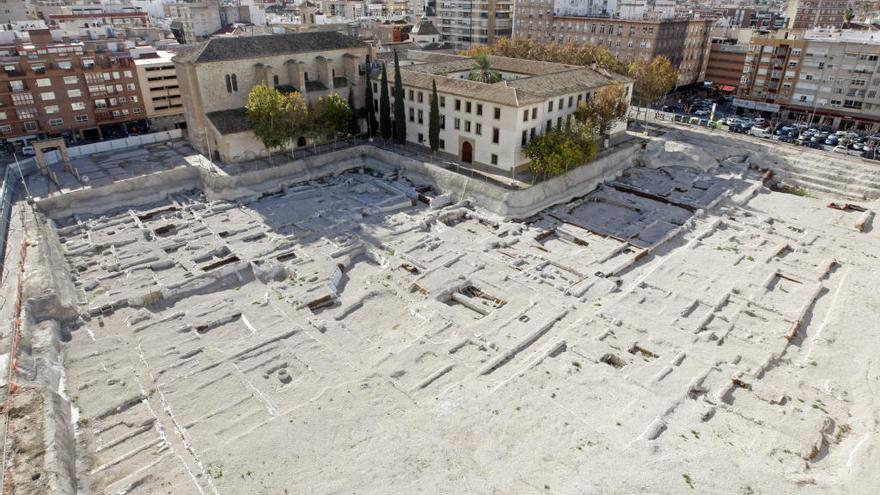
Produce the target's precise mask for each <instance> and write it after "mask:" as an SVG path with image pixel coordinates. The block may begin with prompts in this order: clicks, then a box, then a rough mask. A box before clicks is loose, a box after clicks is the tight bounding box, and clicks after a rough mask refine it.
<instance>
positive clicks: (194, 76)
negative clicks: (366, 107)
mask: <svg viewBox="0 0 880 495" xmlns="http://www.w3.org/2000/svg"><path fill="white" fill-rule="evenodd" d="M374 56H375V54H374V49H373V48H371V47H370V46H369V45H367V44H366V43H364V42H362V41H360V40H358V39H357V38H353V37H351V36H347V35H344V34H341V33H337V32H334V31H322V32H310V33H289V34H275V35H264V36H247V37H239V38H232V37H230V38H225V37H221V38H212V39H210V40H208V41H207V42H205V43H203V44H202V45H200V46H199V47H198V49H196V50H195V51H192V52H190V53H188V54H186V55H179V56H177V57H175V58H174V65H175V67H176V70H177V78H178V81H179V85H180V94H181V99H182V101H183V109H184V114H185V116H186V122H187V129H188V133H189V138H190V142H191V143H192V145H193V146H194V147H195V148H196V149H198V150H199V151H200V152H201V153H203V154H210V155H211V156H212V157H213V158H215V159H220V160H222V161H226V162H235V161H241V160H247V159H251V158H256V157H258V156H265V154H266V150H265V148H264V147H263V145H262V144H261V143H260V142H259V141H258V140H257V139H256V136H254V134H253V132H252V131H251V130H250V127H249V126H248V124H247V121H246V119H245V110H244V108H245V105H246V104H247V99H248V94H249V93H250V90H251V89H252V88H253V87H254V86H256V85H257V84H260V83H265V84H268V85H270V86H273V87H277V88H279V89H280V90H285V91H299V92H300V93H302V94H303V95H304V97H305V99H306V100H307V101H308V102H309V103H314V102H316V101H317V99H318V98H319V97H321V96H324V95H328V94H331V93H338V94H339V95H340V96H341V97H342V98H348V92H349V90H351V91H354V98H355V102H356V104H357V105H358V106H362V105H363V94H364V86H363V81H364V74H365V71H364V67H365V64H367V63H369V62H371V61H374ZM303 143H304V141H303V140H300V139H295V140H294V141H293V143H292V145H293V146H297V145H302V144H303Z"/></svg>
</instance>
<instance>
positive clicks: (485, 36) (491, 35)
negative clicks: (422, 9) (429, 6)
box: [437, 0, 513, 48]
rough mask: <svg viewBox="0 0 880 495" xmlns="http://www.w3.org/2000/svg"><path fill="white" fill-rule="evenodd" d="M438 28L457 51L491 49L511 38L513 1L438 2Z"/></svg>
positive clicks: (464, 0)
mask: <svg viewBox="0 0 880 495" xmlns="http://www.w3.org/2000/svg"><path fill="white" fill-rule="evenodd" d="M437 28H438V29H439V30H440V34H441V36H442V39H443V41H447V42H449V43H452V45H453V46H454V47H456V48H467V47H469V46H471V45H490V44H492V43H493V42H494V41H495V40H496V39H498V38H510V37H511V36H512V34H513V1H512V0H441V1H439V2H438V3H437Z"/></svg>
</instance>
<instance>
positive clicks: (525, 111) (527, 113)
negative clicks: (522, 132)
mask: <svg viewBox="0 0 880 495" xmlns="http://www.w3.org/2000/svg"><path fill="white" fill-rule="evenodd" d="M528 121H529V109H528V108H527V109H525V110H523V122H528Z"/></svg>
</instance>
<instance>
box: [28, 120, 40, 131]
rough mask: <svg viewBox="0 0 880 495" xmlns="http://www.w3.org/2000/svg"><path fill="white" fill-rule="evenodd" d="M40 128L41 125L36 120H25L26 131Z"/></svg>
mask: <svg viewBox="0 0 880 495" xmlns="http://www.w3.org/2000/svg"><path fill="white" fill-rule="evenodd" d="M39 128H40V126H39V125H37V123H36V122H25V123H24V130H26V131H36V130H37V129H39Z"/></svg>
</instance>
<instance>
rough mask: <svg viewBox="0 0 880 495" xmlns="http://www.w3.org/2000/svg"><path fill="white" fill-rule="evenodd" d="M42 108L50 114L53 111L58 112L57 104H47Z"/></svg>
mask: <svg viewBox="0 0 880 495" xmlns="http://www.w3.org/2000/svg"><path fill="white" fill-rule="evenodd" d="M44 109H45V110H46V113H47V114H50V115H51V114H53V113H58V105H47V106H46V107H44Z"/></svg>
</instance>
